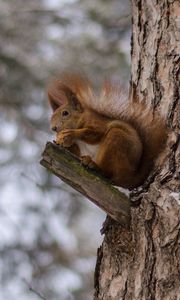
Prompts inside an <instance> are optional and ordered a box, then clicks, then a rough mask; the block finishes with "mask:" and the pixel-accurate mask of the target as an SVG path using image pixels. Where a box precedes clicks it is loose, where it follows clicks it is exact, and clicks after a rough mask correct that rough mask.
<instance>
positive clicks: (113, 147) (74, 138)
mask: <svg viewBox="0 0 180 300" xmlns="http://www.w3.org/2000/svg"><path fill="white" fill-rule="evenodd" d="M134 89H135V88H134ZM132 90H133V89H132ZM48 98H49V102H50V105H51V108H52V110H53V115H52V118H51V128H52V130H53V131H55V132H56V133H57V136H56V143H57V144H59V145H61V146H63V147H65V148H67V149H68V150H69V151H71V152H72V153H73V154H75V155H76V156H78V157H80V159H81V161H82V163H83V164H84V165H86V166H88V167H90V168H93V169H96V170H100V171H101V172H102V173H103V174H104V175H105V176H106V177H107V178H108V179H110V180H111V182H112V183H113V184H114V185H116V186H121V187H123V188H128V189H133V188H136V187H138V186H140V185H142V184H143V182H144V181H145V179H146V178H147V177H148V175H149V173H150V171H151V169H152V167H153V163H154V161H155V159H156V158H157V157H158V155H159V153H160V152H161V151H162V150H163V148H164V145H165V142H166V139H167V129H166V126H165V122H164V120H163V118H162V117H160V116H158V114H157V113H154V112H153V110H152V109H150V108H148V107H147V106H146V105H145V104H144V103H142V102H140V101H138V97H137V96H136V93H135V92H132V93H131V97H129V99H128V97H127V93H126V92H125V91H123V89H122V87H120V86H114V85H113V84H111V83H110V82H105V83H104V85H103V87H102V90H101V92H100V93H99V95H96V93H95V92H94V91H93V88H92V85H91V82H90V81H89V80H88V79H87V78H84V77H82V76H80V75H74V74H63V75H62V76H60V77H59V78H57V79H55V80H53V81H52V83H51V84H50V85H49V87H48Z"/></svg>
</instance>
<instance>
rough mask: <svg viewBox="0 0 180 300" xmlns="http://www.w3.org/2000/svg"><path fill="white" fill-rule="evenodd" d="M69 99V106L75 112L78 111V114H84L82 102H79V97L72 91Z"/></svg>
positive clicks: (69, 93) (69, 92)
mask: <svg viewBox="0 0 180 300" xmlns="http://www.w3.org/2000/svg"><path fill="white" fill-rule="evenodd" d="M67 98H68V102H69V104H70V105H71V106H72V108H73V109H74V110H77V111H78V112H83V107H82V105H81V102H80V101H79V100H78V98H77V96H76V95H75V94H74V93H73V92H71V91H70V90H69V91H68V96H67Z"/></svg>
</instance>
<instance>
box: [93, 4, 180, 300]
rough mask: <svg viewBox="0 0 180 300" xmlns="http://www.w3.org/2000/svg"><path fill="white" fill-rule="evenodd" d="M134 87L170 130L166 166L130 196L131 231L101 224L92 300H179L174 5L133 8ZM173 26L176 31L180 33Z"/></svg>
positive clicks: (178, 8)
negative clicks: (101, 235)
mask: <svg viewBox="0 0 180 300" xmlns="http://www.w3.org/2000/svg"><path fill="white" fill-rule="evenodd" d="M132 15H133V18H132V21H133V24H132V26H133V28H132V83H134V84H135V85H136V86H137V94H138V95H139V98H140V100H145V101H146V102H147V103H148V105H149V106H151V107H153V108H154V109H159V111H160V112H161V114H163V116H165V118H166V120H167V124H168V126H169V128H170V133H169V138H168V145H167V149H166V151H165V160H164V163H163V165H162V168H161V170H160V171H159V173H158V174H157V175H156V177H155V178H154V179H153V180H151V182H150V183H149V186H148V187H147V188H146V190H141V191H139V193H138V192H137V193H134V194H133V195H132V197H131V200H132V201H133V203H134V205H133V206H132V209H131V218H132V220H131V230H130V231H128V230H126V229H124V228H122V227H121V226H120V225H119V224H117V223H116V222H115V221H112V220H111V219H110V218H107V220H106V222H105V224H104V226H103V233H104V234H105V237H104V241H103V244H102V246H101V247H100V248H99V249H98V258H97V265H96V271H95V296H94V299H95V300H97V299H98V300H101V299H103V300H120V299H127V300H131V299H133V300H136V299H137V300H141V299H144V300H148V299H157V300H159V299H163V300H165V299H167V300H171V299H173V300H175V299H180V145H179V144H180V132H179V129H180V99H179V87H180V82H179V81H180V80H179V79H180V75H179V66H180V56H179V54H180V23H179V17H180V2H179V0H174V1H173V0H157V1H153V0H148V1H143V0H137V1H135V0H134V1H132ZM178 25H179V28H178Z"/></svg>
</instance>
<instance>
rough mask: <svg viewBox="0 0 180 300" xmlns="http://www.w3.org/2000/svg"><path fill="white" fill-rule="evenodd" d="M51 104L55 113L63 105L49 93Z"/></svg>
mask: <svg viewBox="0 0 180 300" xmlns="http://www.w3.org/2000/svg"><path fill="white" fill-rule="evenodd" d="M48 98H49V103H50V105H51V108H52V110H53V111H55V110H56V109H57V108H58V107H59V106H60V105H61V104H60V103H59V102H58V100H55V99H54V98H53V97H52V96H51V95H50V94H49V93H48Z"/></svg>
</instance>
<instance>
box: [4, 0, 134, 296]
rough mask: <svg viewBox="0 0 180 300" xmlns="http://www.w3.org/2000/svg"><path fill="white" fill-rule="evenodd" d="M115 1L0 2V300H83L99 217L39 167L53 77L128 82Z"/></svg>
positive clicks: (124, 15)
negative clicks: (81, 76) (70, 75)
mask: <svg viewBox="0 0 180 300" xmlns="http://www.w3.org/2000/svg"><path fill="white" fill-rule="evenodd" d="M130 21H131V9H130V2H129V1H122V0H84V1H83V0H66V1H65V0H31V1H24V0H0V124H1V125H0V165H1V168H0V237H1V238H0V300H12V299H13V300H37V299H46V300H50V299H51V300H56V299H57V300H59V299H61V300H74V299H75V300H90V299H92V298H93V296H92V295H93V273H94V268H95V263H96V251H97V248H98V247H99V246H100V244H101V242H102V238H103V237H102V236H101V234H100V229H101V226H102V223H103V221H104V219H105V214H104V213H103V212H102V211H100V209H98V208H97V207H95V206H94V205H93V204H92V203H90V202H89V201H87V200H85V199H84V198H83V197H82V196H81V195H80V194H78V193H77V192H75V191H74V190H72V189H71V188H70V187H68V186H67V185H66V184H64V183H62V182H61V181H60V180H58V179H57V178H56V177H55V176H53V175H51V174H50V173H48V171H47V170H46V169H44V168H43V167H42V166H40V164H39V161H40V158H41V153H42V151H43V149H44V147H45V144H46V142H47V141H48V140H52V139H53V135H52V134H51V132H50V129H49V119H50V115H51V111H50V108H49V106H48V102H47V97H46V86H47V83H48V81H49V80H50V78H51V77H52V76H54V75H55V74H57V73H61V72H62V71H63V70H66V71H73V72H74V71H78V72H83V73H85V74H86V75H87V76H89V77H90V78H91V80H92V81H93V82H94V84H95V86H99V85H100V84H101V83H102V81H103V79H104V78H112V79H113V80H116V81H119V80H121V81H123V82H124V83H126V84H128V82H129V78H130V37H131V28H130Z"/></svg>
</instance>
